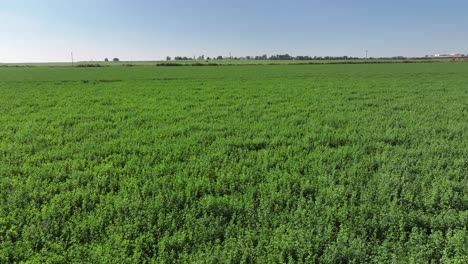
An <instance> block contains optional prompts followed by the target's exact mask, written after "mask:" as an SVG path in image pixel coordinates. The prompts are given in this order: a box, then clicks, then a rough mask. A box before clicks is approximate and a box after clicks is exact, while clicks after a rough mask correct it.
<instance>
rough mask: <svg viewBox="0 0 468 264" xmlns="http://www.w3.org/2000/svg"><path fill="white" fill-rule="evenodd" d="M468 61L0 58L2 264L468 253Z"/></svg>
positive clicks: (414, 258) (399, 259)
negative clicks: (204, 63) (87, 62)
mask: <svg viewBox="0 0 468 264" xmlns="http://www.w3.org/2000/svg"><path fill="white" fill-rule="evenodd" d="M467 172H468V63H430V64H427V63H426V64H376V65H364V64H363V65H289V66H288V65H276V66H272V65H263V66H232V67H154V66H151V67H149V66H141V67H100V68H72V67H30V68H28V67H24V68H9V67H5V68H0V263H11V262H21V261H29V262H31V263H70V262H77V263H145V262H154V263H288V262H289V263H369V262H370V263H468V173H467Z"/></svg>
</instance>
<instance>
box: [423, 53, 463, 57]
mask: <svg viewBox="0 0 468 264" xmlns="http://www.w3.org/2000/svg"><path fill="white" fill-rule="evenodd" d="M431 57H432V58H461V57H465V55H464V54H459V53H451V54H434V55H432V56H431Z"/></svg>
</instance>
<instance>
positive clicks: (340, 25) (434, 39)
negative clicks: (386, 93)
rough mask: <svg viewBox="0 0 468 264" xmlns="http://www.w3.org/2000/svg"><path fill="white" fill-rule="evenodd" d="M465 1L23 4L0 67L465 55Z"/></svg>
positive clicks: (26, 0)
mask: <svg viewBox="0 0 468 264" xmlns="http://www.w3.org/2000/svg"><path fill="white" fill-rule="evenodd" d="M466 10H468V2H464V1H458V0H455V1H450V2H448V3H447V2H444V1H412V2H411V3H407V2H406V1H401V0H397V1H393V2H391V3H375V1H369V0H365V1H359V2H353V3H350V2H349V1H347V2H345V1H333V2H330V1H263V0H261V1H245V0H241V1H223V2H220V1H213V0H204V1H197V2H190V3H186V2H184V1H181V0H176V1H148V0H142V1H125V0H118V1H110V0H102V1H99V2H95V1H91V0H81V1H76V0H71V1H67V2H66V3H64V2H63V1H59V0H44V1H41V2H39V1H33V0H18V1H3V2H2V3H0V16H1V17H2V18H3V19H4V22H3V23H2V24H0V33H1V35H2V40H1V41H0V63H22V62H67V61H70V52H72V51H73V53H74V57H75V61H91V60H94V61H102V60H104V58H109V59H112V58H114V57H118V58H119V59H120V60H122V61H151V60H164V59H165V58H166V56H170V57H172V58H173V57H175V56H187V57H193V56H199V55H205V56H206V57H216V56H219V55H221V56H226V57H227V56H229V53H230V52H231V54H232V56H237V57H243V56H256V55H262V54H268V55H276V54H286V53H288V54H290V55H294V56H297V55H304V56H312V57H313V56H353V57H364V56H365V50H369V57H392V56H406V57H422V56H425V55H431V54H437V53H462V54H468V45H466V44H467V43H468V36H467V35H466V34H463V33H464V32H465V31H466V28H468V17H467V16H466V15H465V14H464V13H465V11H466Z"/></svg>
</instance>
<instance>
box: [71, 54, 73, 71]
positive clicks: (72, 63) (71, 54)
mask: <svg viewBox="0 0 468 264" xmlns="http://www.w3.org/2000/svg"><path fill="white" fill-rule="evenodd" d="M71 60H72V67H73V51H72V52H71Z"/></svg>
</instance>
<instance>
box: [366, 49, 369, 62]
mask: <svg viewBox="0 0 468 264" xmlns="http://www.w3.org/2000/svg"><path fill="white" fill-rule="evenodd" d="M368 53H369V51H368V50H366V60H367V58H368V57H367V54H368Z"/></svg>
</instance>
